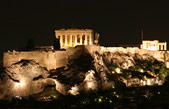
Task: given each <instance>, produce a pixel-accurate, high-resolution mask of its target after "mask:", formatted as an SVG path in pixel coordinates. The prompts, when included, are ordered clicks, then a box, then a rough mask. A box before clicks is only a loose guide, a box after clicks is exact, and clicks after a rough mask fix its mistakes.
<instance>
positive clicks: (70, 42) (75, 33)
mask: <svg viewBox="0 0 169 109" xmlns="http://www.w3.org/2000/svg"><path fill="white" fill-rule="evenodd" d="M55 36H56V38H57V39H59V41H60V47H61V48H67V47H75V46H77V45H93V44H95V45H98V37H99V34H96V35H95V36H94V32H93V30H90V29H60V30H55Z"/></svg>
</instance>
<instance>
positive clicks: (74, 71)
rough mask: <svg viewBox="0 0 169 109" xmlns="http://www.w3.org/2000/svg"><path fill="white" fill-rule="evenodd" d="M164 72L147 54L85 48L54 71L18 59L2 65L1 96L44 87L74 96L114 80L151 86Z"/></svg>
mask: <svg viewBox="0 0 169 109" xmlns="http://www.w3.org/2000/svg"><path fill="white" fill-rule="evenodd" d="M71 56H72V55H71ZM167 71H168V70H166V67H165V64H164V63H163V62H161V61H158V60H156V59H155V58H154V57H152V56H151V55H149V54H137V53H126V52H122V51H111V52H107V51H105V52H100V51H94V50H93V51H90V52H89V51H87V50H85V49H84V51H83V52H81V55H80V56H78V57H77V58H71V59H69V60H68V64H67V65H66V66H65V67H60V68H56V69H53V70H48V69H47V68H44V67H42V66H40V64H39V63H36V62H35V61H32V60H21V61H19V62H17V63H14V64H12V65H11V66H10V67H6V68H4V71H3V73H2V74H1V79H0V98H1V99H2V98H3V99H11V98H12V97H18V96H26V97H27V96H30V95H35V94H38V93H41V92H43V91H44V90H45V88H46V87H47V86H52V88H54V89H55V91H56V92H57V93H60V94H63V95H66V94H72V95H77V94H80V93H82V92H84V93H88V92H89V91H90V90H95V91H97V90H100V89H103V90H105V89H110V88H114V85H115V83H116V82H117V81H118V82H119V81H120V82H123V83H125V84H126V86H132V85H133V83H136V84H137V85H153V84H156V83H159V80H160V79H163V78H165V76H166V75H168V72H167ZM133 81H134V82H133ZM135 81H136V82H135ZM161 83H162V82H161Z"/></svg>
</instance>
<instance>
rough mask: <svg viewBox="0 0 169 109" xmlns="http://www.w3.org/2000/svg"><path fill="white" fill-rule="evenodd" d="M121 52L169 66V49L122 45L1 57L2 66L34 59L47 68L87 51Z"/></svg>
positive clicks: (9, 53) (63, 64)
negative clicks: (160, 49)
mask: <svg viewBox="0 0 169 109" xmlns="http://www.w3.org/2000/svg"><path fill="white" fill-rule="evenodd" d="M96 51H97V52H99V53H104V52H116V51H118V52H123V53H131V54H135V53H137V54H140V55H143V54H148V55H151V56H153V57H154V58H155V59H157V60H159V61H163V62H165V64H166V66H167V68H169V51H150V50H143V49H139V48H122V47H103V46H96V45H86V46H77V47H71V48H67V49H66V50H64V51H63V50H62V51H27V52H23V51H21V52H5V53H4V57H3V66H4V67H8V66H10V65H12V64H13V63H16V62H18V61H20V60H22V59H27V60H34V61H35V62H37V63H39V64H40V65H41V66H43V67H46V68H47V69H48V70H51V69H55V68H58V67H63V66H66V65H67V64H68V60H69V59H77V58H78V57H79V56H80V55H81V54H83V53H85V52H87V53H90V54H93V53H94V52H96Z"/></svg>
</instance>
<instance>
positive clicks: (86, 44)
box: [84, 34, 88, 45]
mask: <svg viewBox="0 0 169 109" xmlns="http://www.w3.org/2000/svg"><path fill="white" fill-rule="evenodd" d="M87 41H88V40H87V34H85V43H84V45H87Z"/></svg>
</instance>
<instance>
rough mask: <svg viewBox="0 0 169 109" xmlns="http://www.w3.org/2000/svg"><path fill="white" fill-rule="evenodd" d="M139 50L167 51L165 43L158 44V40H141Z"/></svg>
mask: <svg viewBox="0 0 169 109" xmlns="http://www.w3.org/2000/svg"><path fill="white" fill-rule="evenodd" d="M140 48H141V49H146V50H155V51H158V50H160V51H163V50H167V42H159V41H158V40H153V41H150V40H143V41H142V44H141V47H140Z"/></svg>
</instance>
